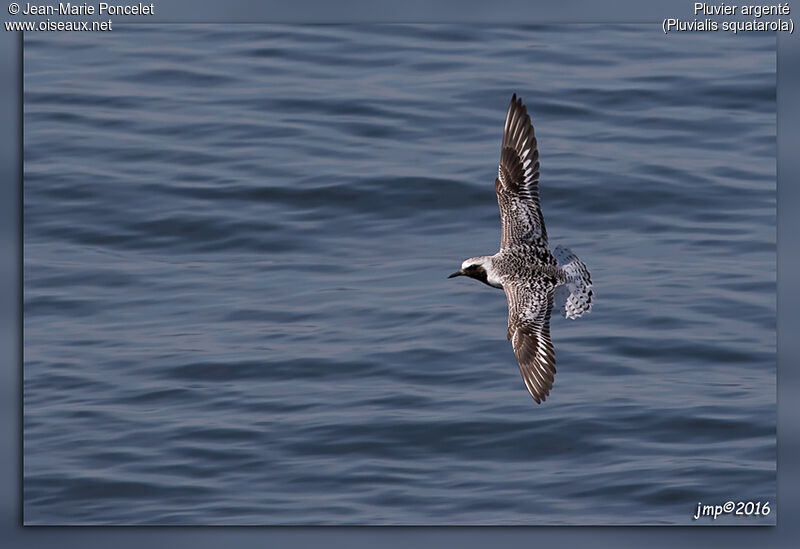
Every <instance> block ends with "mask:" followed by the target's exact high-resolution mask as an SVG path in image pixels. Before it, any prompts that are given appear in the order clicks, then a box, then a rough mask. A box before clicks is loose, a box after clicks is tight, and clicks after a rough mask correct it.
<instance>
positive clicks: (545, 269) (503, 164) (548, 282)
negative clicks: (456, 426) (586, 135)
mask: <svg viewBox="0 0 800 549" xmlns="http://www.w3.org/2000/svg"><path fill="white" fill-rule="evenodd" d="M494 188H495V191H496V192H497V203H498V204H499V206H500V219H501V223H502V237H501V240H500V250H499V251H498V252H497V253H496V254H494V255H485V256H479V257H471V258H469V259H467V260H465V261H464V262H463V263H462V264H461V269H459V270H458V271H456V272H455V273H453V274H451V275H450V276H449V277H448V278H453V277H456V276H468V277H470V278H474V279H477V280H480V281H481V282H483V283H484V284H488V285H489V286H493V287H495V288H502V289H503V290H504V291H505V293H506V299H507V300H508V339H509V340H510V341H511V345H512V346H513V348H514V354H515V355H516V356H517V362H518V363H519V369H520V372H521V373H522V379H523V380H524V381H525V386H526V387H527V388H528V392H529V393H530V394H531V396H532V397H533V399H534V400H535V401H536V402H537V404H541V403H542V402H543V401H544V400H546V399H547V397H548V395H549V394H550V389H551V388H552V387H553V380H554V379H555V374H556V359H555V352H554V350H553V343H552V341H551V340H550V312H551V311H552V309H553V305H554V304H556V305H557V306H558V307H559V309H560V310H561V311H562V312H563V315H564V316H565V317H566V318H570V319H575V318H578V317H579V316H581V315H583V314H584V313H587V312H589V310H591V308H592V279H591V275H590V274H589V270H588V269H587V268H586V265H584V264H583V262H582V261H581V260H580V259H578V258H577V256H575V254H573V253H572V252H571V251H570V250H569V249H567V248H562V247H560V246H556V247H555V248H554V249H553V251H552V252H551V251H550V248H549V246H548V243H547V230H546V229H545V226H544V218H543V217H542V210H541V207H540V205H539V151H538V150H537V148H536V137H535V136H534V133H533V125H532V124H531V119H530V116H529V115H528V111H527V109H526V108H525V105H523V104H522V99H518V98H517V95H516V94H514V96H513V97H512V98H511V104H510V105H509V106H508V114H506V123H505V127H504V128H503V144H502V150H501V153H500V167H499V168H498V170H497V179H496V180H495V182H494Z"/></svg>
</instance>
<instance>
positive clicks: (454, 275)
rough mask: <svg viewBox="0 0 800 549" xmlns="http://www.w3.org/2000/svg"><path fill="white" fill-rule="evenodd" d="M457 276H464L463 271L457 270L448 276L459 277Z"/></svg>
mask: <svg viewBox="0 0 800 549" xmlns="http://www.w3.org/2000/svg"><path fill="white" fill-rule="evenodd" d="M457 276H464V273H463V272H461V271H456V272H454V273H453V274H451V275H450V276H448V277H447V278H454V277H457Z"/></svg>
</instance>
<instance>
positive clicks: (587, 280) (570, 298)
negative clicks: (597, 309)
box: [553, 246, 592, 319]
mask: <svg viewBox="0 0 800 549" xmlns="http://www.w3.org/2000/svg"><path fill="white" fill-rule="evenodd" d="M553 255H554V256H555V258H556V260H557V261H558V266H559V267H561V268H562V269H563V270H564V273H565V274H566V275H567V281H566V282H565V283H564V284H563V285H561V286H559V287H558V288H556V293H555V299H554V303H555V304H556V306H558V308H559V310H561V312H562V313H563V315H564V316H565V317H566V318H571V319H574V318H578V317H579V316H581V315H583V314H584V313H588V312H589V311H591V310H592V276H591V274H590V273H589V269H587V268H586V265H584V264H583V261H581V260H580V259H578V256H576V255H575V254H574V253H572V251H571V250H570V249H569V248H562V247H561V246H556V248H555V249H554V250H553Z"/></svg>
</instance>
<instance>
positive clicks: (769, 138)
mask: <svg viewBox="0 0 800 549" xmlns="http://www.w3.org/2000/svg"><path fill="white" fill-rule="evenodd" d="M24 52H25V54H24V55H25V56H24V64H25V74H24V85H25V89H24V99H25V113H24V134H25V135H24V139H25V165H24V168H25V181H24V307H25V319H24V353H25V356H24V488H23V496H24V520H25V523H26V524H269V525H275V524H772V523H773V522H774V518H775V513H774V512H773V513H771V514H770V515H769V516H766V517H763V516H762V517H721V518H719V519H717V520H716V521H712V520H711V519H709V518H703V519H701V520H698V521H694V520H692V515H693V514H694V513H695V510H696V506H697V503H698V502H703V503H708V504H722V503H724V502H726V501H728V500H732V501H754V502H759V501H760V502H764V501H769V502H770V503H771V505H773V507H774V505H775V502H774V497H775V131H776V130H775V37H774V35H773V34H761V35H749V36H748V35H738V36H731V35H724V34H719V33H685V34H672V35H669V36H667V37H665V36H664V35H663V34H661V32H660V31H659V29H658V27H657V25H624V26H608V25H564V26H536V27H511V26H448V25H443V26H434V25H410V26H387V25H375V26H270V25H232V26H226V25H196V26H189V25H152V26H150V25H127V26H126V25H121V24H119V25H115V27H114V30H113V31H112V33H91V32H86V33H71V34H70V33H29V34H26V36H25V46H24ZM512 92H517V93H518V94H520V95H521V96H522V97H523V99H524V100H525V102H526V104H527V105H528V108H529V111H530V112H531V113H532V117H533V120H534V124H535V126H536V134H537V137H538V140H539V151H540V160H541V196H542V208H543V212H544V216H545V220H546V222H547V227H548V232H549V234H550V239H551V243H552V244H564V245H568V246H569V247H571V248H572V249H573V250H574V251H575V252H576V253H577V254H578V255H579V256H580V257H581V258H582V259H583V260H584V261H585V262H586V263H587V265H588V266H589V268H590V269H591V271H592V275H593V279H594V283H595V295H596V301H595V306H594V309H593V311H592V313H591V314H590V315H588V316H586V317H584V318H581V319H579V320H576V321H567V320H564V319H563V318H559V317H555V318H554V319H553V326H552V334H553V341H554V344H555V347H556V356H557V361H558V374H557V376H556V382H555V386H554V388H553V391H552V393H551V396H550V398H549V399H548V400H547V402H546V403H545V404H543V405H541V406H537V405H536V404H535V402H534V401H533V400H532V399H531V398H530V396H529V395H528V393H527V391H526V390H525V386H524V384H523V382H522V380H521V378H520V374H519V370H518V368H517V365H516V361H515V358H514V354H513V352H512V349H511V347H510V345H509V343H508V342H507V341H506V337H505V334H506V321H507V311H506V302H505V297H504V295H503V293H502V292H501V291H498V290H494V289H491V288H488V287H486V286H483V285H480V284H479V283H477V282H475V281H472V280H467V279H455V280H447V279H446V276H447V275H448V274H449V273H451V272H452V271H454V270H456V269H457V268H458V267H459V265H460V263H461V261H462V260H463V259H464V258H467V257H470V256H474V255H480V254H488V253H493V252H494V251H495V250H496V249H497V246H498V244H499V217H498V212H497V205H496V202H495V196H494V186H493V182H494V178H495V175H496V169H497V161H498V159H499V143H500V136H501V131H502V123H503V119H504V116H505V109H506V107H507V104H508V101H509V99H510V97H511V94H512Z"/></svg>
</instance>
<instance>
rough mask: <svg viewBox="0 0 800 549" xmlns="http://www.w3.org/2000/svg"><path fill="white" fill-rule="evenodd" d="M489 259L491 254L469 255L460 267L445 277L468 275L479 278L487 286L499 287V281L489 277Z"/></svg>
mask: <svg viewBox="0 0 800 549" xmlns="http://www.w3.org/2000/svg"><path fill="white" fill-rule="evenodd" d="M491 261H492V258H491V256H481V257H470V258H469V259H465V260H464V262H463V263H462V264H461V269H459V270H458V271H456V272H454V273H453V274H451V275H450V276H448V277H447V278H454V277H456V276H468V277H470V278H474V279H475V280H480V281H481V282H483V283H484V284H488V285H489V286H494V287H495V288H500V287H501V286H500V281H498V280H494V277H490V274H492V267H491V265H492V264H491Z"/></svg>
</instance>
